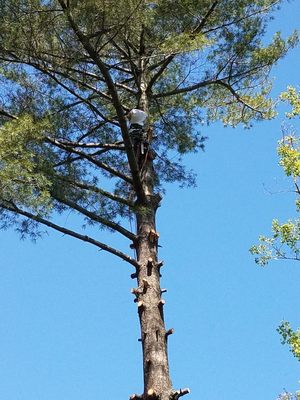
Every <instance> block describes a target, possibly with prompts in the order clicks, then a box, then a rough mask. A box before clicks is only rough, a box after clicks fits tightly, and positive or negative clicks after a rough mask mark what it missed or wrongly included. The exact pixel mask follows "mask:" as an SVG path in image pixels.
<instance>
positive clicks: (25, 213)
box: [1, 203, 139, 268]
mask: <svg viewBox="0 0 300 400" xmlns="http://www.w3.org/2000/svg"><path fill="white" fill-rule="evenodd" d="M1 207H2V208H4V209H6V210H8V211H10V212H13V213H15V214H19V215H22V216H24V217H26V218H29V219H31V220H33V221H36V222H38V223H40V224H42V225H45V226H48V227H49V228H52V229H54V230H56V231H58V232H61V233H63V234H65V235H68V236H72V237H74V238H76V239H79V240H82V241H83V242H87V243H90V244H93V245H94V246H96V247H98V248H100V249H101V250H105V251H107V252H109V253H111V254H114V255H115V256H117V257H119V258H121V259H122V260H124V261H127V262H128V263H129V264H131V265H133V266H134V267H136V268H138V267H139V264H138V262H137V261H136V260H134V259H133V258H132V257H130V256H128V255H127V254H125V253H123V252H121V251H120V250H117V249H115V248H113V247H110V246H108V245H107V244H105V243H102V242H99V241H98V240H95V239H93V238H91V237H89V236H87V235H81V234H80V233H78V232H75V231H73V230H70V229H67V228H64V227H62V226H60V225H57V224H54V223H53V222H50V221H48V220H46V219H45V218H42V217H40V216H39V215H35V214H32V213H30V212H28V211H25V210H22V209H20V208H19V207H17V206H16V205H14V204H12V203H11V205H10V206H8V205H4V204H3V203H2V204H1Z"/></svg>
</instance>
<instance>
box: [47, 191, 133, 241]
mask: <svg viewBox="0 0 300 400" xmlns="http://www.w3.org/2000/svg"><path fill="white" fill-rule="evenodd" d="M52 196H53V197H54V198H55V199H56V200H57V201H58V202H60V203H63V204H65V205H66V206H68V207H70V208H71V209H73V210H76V211H78V212H79V213H81V214H83V215H85V216H86V217H88V218H90V219H91V220H92V221H95V222H99V223H100V224H102V225H104V226H107V227H108V228H110V229H113V230H114V231H116V232H119V233H121V235H123V236H125V237H127V238H128V239H129V240H132V241H133V242H135V241H136V239H137V237H136V235H135V234H134V233H132V232H130V231H128V230H127V229H125V228H124V227H123V226H121V225H119V224H117V223H115V222H112V221H110V220H108V219H106V218H103V217H101V216H100V215H97V214H96V213H93V212H91V211H88V210H87V209H85V208H83V207H81V206H80V205H79V204H77V203H75V202H74V201H72V200H68V199H66V198H62V197H59V196H57V195H56V194H55V193H52Z"/></svg>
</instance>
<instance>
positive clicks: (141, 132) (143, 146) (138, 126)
mask: <svg viewBox="0 0 300 400" xmlns="http://www.w3.org/2000/svg"><path fill="white" fill-rule="evenodd" d="M147 116H148V115H147V113H146V112H145V111H142V110H139V109H138V108H133V109H132V110H131V111H130V112H129V113H128V114H127V115H126V118H127V119H128V120H129V123H130V125H129V134H130V137H131V140H132V143H133V148H134V151H135V154H136V156H137V158H138V160H139V159H140V157H141V155H144V154H145V152H146V151H147V149H148V145H149V143H148V140H147V133H146V131H145V122H146V119H147Z"/></svg>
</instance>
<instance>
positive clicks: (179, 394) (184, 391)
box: [171, 388, 191, 400]
mask: <svg viewBox="0 0 300 400" xmlns="http://www.w3.org/2000/svg"><path fill="white" fill-rule="evenodd" d="M190 392H191V391H190V389H189V388H185V389H179V390H176V392H173V393H172V395H171V400H178V399H179V397H182V396H184V395H186V394H189V393H190Z"/></svg>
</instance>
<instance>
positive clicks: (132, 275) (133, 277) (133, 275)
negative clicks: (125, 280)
mask: <svg viewBox="0 0 300 400" xmlns="http://www.w3.org/2000/svg"><path fill="white" fill-rule="evenodd" d="M137 277H138V275H137V273H136V272H134V273H133V274H131V275H130V278H131V279H136V278H137Z"/></svg>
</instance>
